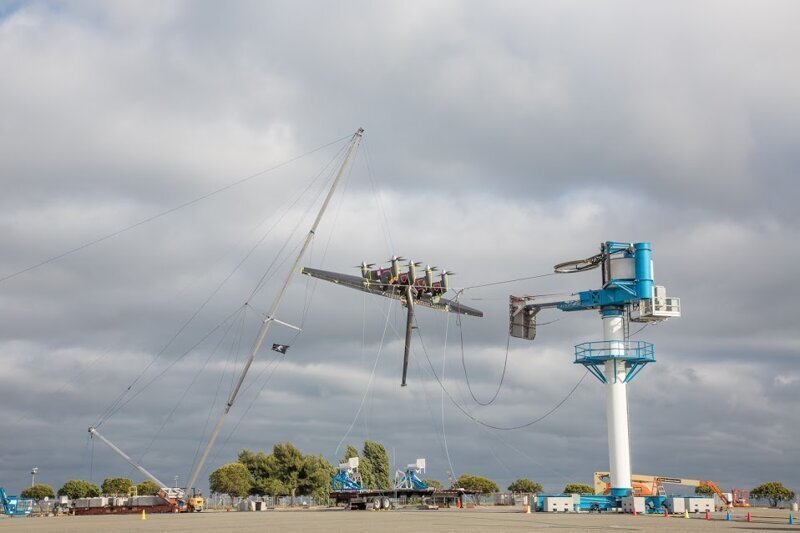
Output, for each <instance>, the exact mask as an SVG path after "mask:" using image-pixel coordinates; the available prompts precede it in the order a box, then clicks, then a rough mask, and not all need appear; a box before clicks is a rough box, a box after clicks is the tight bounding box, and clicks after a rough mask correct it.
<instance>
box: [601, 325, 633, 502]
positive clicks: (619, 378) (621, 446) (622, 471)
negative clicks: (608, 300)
mask: <svg viewBox="0 0 800 533" xmlns="http://www.w3.org/2000/svg"><path fill="white" fill-rule="evenodd" d="M603 313H604V314H603V339H604V340H605V341H607V342H609V344H610V346H609V349H610V350H611V353H612V354H614V355H622V354H623V353H624V341H625V333H624V329H623V326H624V318H623V315H622V312H621V311H617V310H610V309H609V310H605V311H604V312H603ZM626 374H627V369H626V368H625V361H624V360H620V359H611V360H609V361H606V366H605V376H606V380H607V381H608V383H607V384H606V418H607V422H608V462H609V468H608V470H609V472H610V474H611V494H612V495H615V496H624V495H627V493H628V491H630V490H631V489H632V487H631V447H630V442H629V440H628V390H627V387H628V385H627V383H625V376H626Z"/></svg>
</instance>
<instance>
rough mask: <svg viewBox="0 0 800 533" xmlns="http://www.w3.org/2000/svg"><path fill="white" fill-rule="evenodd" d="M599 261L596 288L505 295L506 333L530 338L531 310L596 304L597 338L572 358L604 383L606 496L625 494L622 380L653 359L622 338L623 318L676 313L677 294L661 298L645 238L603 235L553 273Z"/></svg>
mask: <svg viewBox="0 0 800 533" xmlns="http://www.w3.org/2000/svg"><path fill="white" fill-rule="evenodd" d="M598 267H600V268H601V270H602V286H601V288H600V289H594V290H586V291H581V292H576V293H569V294H560V295H545V296H511V297H510V302H509V308H510V323H509V333H510V334H511V336H513V337H519V338H523V339H528V340H533V339H534V338H535V337H536V316H537V314H538V313H539V311H541V310H542V309H547V308H555V309H560V310H562V311H567V312H572V311H589V310H597V311H599V313H600V316H601V317H602V319H603V340H602V341H594V342H585V343H582V344H578V345H577V346H575V363H576V364H580V365H583V366H584V367H586V369H587V370H589V371H590V372H591V373H592V374H593V375H594V376H595V377H597V379H599V380H600V381H601V382H602V383H604V384H605V386H606V419H607V425H608V455H609V472H610V477H611V494H612V496H617V497H619V496H627V495H630V494H631V491H632V487H631V460H630V442H629V440H628V397H627V384H628V382H630V381H631V380H632V379H633V378H634V377H636V375H637V374H638V373H639V372H640V371H641V370H642V369H643V368H644V366H645V365H647V364H648V363H652V362H655V352H654V350H653V345H652V344H651V343H649V342H644V341H630V340H628V339H627V334H626V332H627V328H628V323H629V321H634V322H658V321H662V320H666V319H668V318H670V317H679V316H680V314H681V311H680V300H679V299H678V298H667V296H666V290H665V289H664V287H662V286H656V285H654V281H653V261H652V251H651V247H650V243H648V242H637V243H627V242H615V241H607V242H604V243H602V244H601V245H600V253H599V254H597V255H594V256H592V257H589V258H587V259H579V260H575V261H567V262H564V263H559V264H557V265H555V267H554V270H555V271H556V272H557V273H562V274H567V273H575V272H582V271H585V270H591V269H594V268H598Z"/></svg>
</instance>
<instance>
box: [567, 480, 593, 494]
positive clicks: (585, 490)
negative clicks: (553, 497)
mask: <svg viewBox="0 0 800 533" xmlns="http://www.w3.org/2000/svg"><path fill="white" fill-rule="evenodd" d="M564 494H594V489H593V488H592V487H590V486H589V485H584V484H583V483H570V484H569V485H567V486H566V487H564Z"/></svg>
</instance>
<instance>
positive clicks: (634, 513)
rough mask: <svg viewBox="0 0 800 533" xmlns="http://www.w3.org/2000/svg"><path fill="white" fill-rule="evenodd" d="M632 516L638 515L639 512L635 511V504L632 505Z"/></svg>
mask: <svg viewBox="0 0 800 533" xmlns="http://www.w3.org/2000/svg"><path fill="white" fill-rule="evenodd" d="M633 516H639V513H637V512H636V506H635V505H634V506H633Z"/></svg>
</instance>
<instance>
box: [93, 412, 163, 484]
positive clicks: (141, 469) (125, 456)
mask: <svg viewBox="0 0 800 533" xmlns="http://www.w3.org/2000/svg"><path fill="white" fill-rule="evenodd" d="M89 434H90V435H91V436H92V437H97V438H98V439H99V440H100V441H101V442H102V443H103V444H105V445H106V446H108V447H109V448H111V450H113V451H114V453H116V454H117V455H119V456H120V457H122V458H123V459H124V460H125V462H127V463H128V464H129V465H131V466H132V467H134V468H135V469H136V470H138V471H139V472H141V473H142V474H144V475H145V476H147V478H148V479H150V480H151V481H152V482H153V483H155V484H156V485H158V486H159V487H160V488H162V489H164V490H165V491H169V490H170V489H169V486H168V485H165V484H164V483H163V482H162V481H161V480H159V479H158V478H157V477H156V476H154V475H153V474H151V473H150V472H149V471H148V470H147V469H146V468H145V467H143V466H142V465H140V464H139V463H137V462H136V461H134V460H133V459H131V457H130V456H129V455H128V454H127V453H125V452H123V451H122V450H120V449H119V448H118V447H117V446H116V445H115V444H114V443H113V442H111V441H110V440H108V439H107V438H105V437H104V436H102V435H101V434H100V433H99V432H98V431H97V428H95V427H94V426H92V427H90V428H89ZM172 490H174V489H172Z"/></svg>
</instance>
